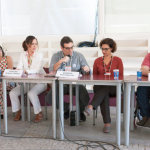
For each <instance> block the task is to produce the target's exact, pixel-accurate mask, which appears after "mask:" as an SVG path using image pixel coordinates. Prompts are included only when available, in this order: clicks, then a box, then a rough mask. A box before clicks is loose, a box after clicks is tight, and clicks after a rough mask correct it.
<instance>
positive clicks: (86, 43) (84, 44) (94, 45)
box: [77, 0, 99, 47]
mask: <svg viewBox="0 0 150 150" xmlns="http://www.w3.org/2000/svg"><path fill="white" fill-rule="evenodd" d="M98 6H99V0H97V10H96V15H95V33H94V40H93V42H89V41H84V42H80V43H78V45H77V47H96V44H95V40H96V37H97V25H98Z"/></svg>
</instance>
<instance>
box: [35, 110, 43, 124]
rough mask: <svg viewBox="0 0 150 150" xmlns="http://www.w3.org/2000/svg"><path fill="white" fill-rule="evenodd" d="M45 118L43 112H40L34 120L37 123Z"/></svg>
mask: <svg viewBox="0 0 150 150" xmlns="http://www.w3.org/2000/svg"><path fill="white" fill-rule="evenodd" d="M42 118H43V113H42V112H39V113H38V114H37V116H36V118H35V120H34V122H35V123H38V122H41V121H42Z"/></svg>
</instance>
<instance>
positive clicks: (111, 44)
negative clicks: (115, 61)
mask: <svg viewBox="0 0 150 150" xmlns="http://www.w3.org/2000/svg"><path fill="white" fill-rule="evenodd" d="M103 44H107V45H109V47H110V48H112V51H111V52H112V53H114V52H116V51H117V44H116V42H115V41H114V40H113V39H111V38H105V39H102V40H101V41H100V43H99V46H100V48H102V45H103Z"/></svg>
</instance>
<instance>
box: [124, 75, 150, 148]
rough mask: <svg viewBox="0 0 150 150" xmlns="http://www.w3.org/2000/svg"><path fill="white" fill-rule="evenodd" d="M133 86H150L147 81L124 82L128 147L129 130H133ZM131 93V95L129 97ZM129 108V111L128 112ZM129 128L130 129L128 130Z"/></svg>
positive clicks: (126, 142)
mask: <svg viewBox="0 0 150 150" xmlns="http://www.w3.org/2000/svg"><path fill="white" fill-rule="evenodd" d="M135 78H137V76H136V75H135ZM135 86H150V82H148V81H131V80H127V79H125V80H124V95H125V103H124V104H125V105H124V110H125V111H124V118H125V124H124V127H125V142H124V143H125V145H127V146H128V145H129V130H134V99H135ZM130 92H131V95H130ZM130 107H131V110H130ZM129 128H130V129H129Z"/></svg>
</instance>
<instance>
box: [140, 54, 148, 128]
mask: <svg viewBox="0 0 150 150" xmlns="http://www.w3.org/2000/svg"><path fill="white" fill-rule="evenodd" d="M141 70H142V75H144V76H148V73H150V53H148V54H147V55H146V57H145V58H144V61H143V63H142V65H141ZM149 96H150V86H139V87H138V88H137V101H138V104H139V106H140V115H141V116H142V117H143V118H142V120H141V121H140V122H138V123H137V124H138V125H139V126H144V127H150V101H149Z"/></svg>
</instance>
